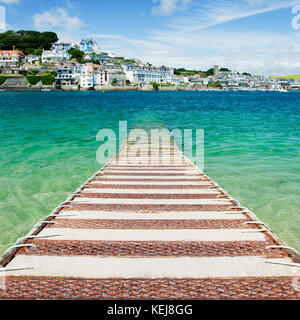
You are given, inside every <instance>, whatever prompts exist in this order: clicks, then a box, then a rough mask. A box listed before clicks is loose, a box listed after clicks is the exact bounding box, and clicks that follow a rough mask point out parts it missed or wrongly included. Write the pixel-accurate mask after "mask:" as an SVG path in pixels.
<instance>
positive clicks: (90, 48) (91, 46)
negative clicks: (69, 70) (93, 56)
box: [79, 38, 100, 54]
mask: <svg viewBox="0 0 300 320" xmlns="http://www.w3.org/2000/svg"><path fill="white" fill-rule="evenodd" d="M79 49H80V50H81V51H83V52H84V53H93V52H95V53H97V54H99V53H100V47H99V45H98V43H97V42H96V41H94V40H93V39H92V38H90V39H83V40H82V41H81V42H80V44H79Z"/></svg>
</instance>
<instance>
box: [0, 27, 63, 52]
mask: <svg viewBox="0 0 300 320" xmlns="http://www.w3.org/2000/svg"><path fill="white" fill-rule="evenodd" d="M57 41H58V37H57V34H56V33H55V32H38V31H31V30H19V31H13V30H8V31H6V32H4V33H0V49H1V50H12V49H13V48H14V47H15V49H17V50H21V51H23V52H24V53H25V54H26V55H27V54H37V55H40V54H41V52H42V50H43V49H45V50H49V49H50V48H51V46H52V44H53V43H55V42H57ZM35 50H38V52H35Z"/></svg>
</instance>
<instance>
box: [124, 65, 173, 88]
mask: <svg viewBox="0 0 300 320" xmlns="http://www.w3.org/2000/svg"><path fill="white" fill-rule="evenodd" d="M123 69H124V72H125V74H126V79H127V80H129V81H130V82H131V83H139V84H149V83H151V82H156V83H159V84H162V83H172V84H173V83H178V78H176V77H175V76H174V70H173V69H171V68H168V67H164V66H163V67H160V68H156V67H153V66H138V65H131V64H125V65H124V67H123Z"/></svg>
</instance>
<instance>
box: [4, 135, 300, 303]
mask: <svg viewBox="0 0 300 320" xmlns="http://www.w3.org/2000/svg"><path fill="white" fill-rule="evenodd" d="M134 146H135V142H134V141H130V140H126V143H125V144H124V145H123V147H122V148H121V150H120V152H119V154H118V156H117V157H116V158H114V159H113V160H112V161H110V162H109V163H108V164H107V165H106V166H105V167H104V168H102V169H101V170H100V171H99V172H97V173H96V174H95V175H94V176H93V177H92V178H91V179H89V180H88V181H87V182H86V184H84V185H83V186H82V187H80V188H79V189H78V191H76V192H75V193H74V194H73V195H72V196H71V197H70V198H68V199H67V201H66V202H64V203H63V204H62V205H60V206H59V207H58V208H56V209H55V210H54V212H53V213H52V214H51V215H50V216H48V217H46V218H45V220H43V221H42V222H41V223H39V224H37V225H36V226H35V228H34V229H33V230H32V231H31V232H30V233H29V234H28V235H27V236H26V237H24V238H22V239H19V240H18V242H17V243H16V246H14V247H12V248H10V249H9V250H8V251H7V252H6V254H5V256H4V257H3V259H2V260H1V265H0V279H1V277H2V279H5V290H4V288H0V299H299V298H300V292H299V291H298V290H297V277H296V276H297V275H299V274H300V269H299V266H300V264H299V255H298V254H297V252H295V251H294V250H293V249H292V248H289V247H286V245H285V244H284V243H282V241H281V240H280V239H278V238H277V237H276V236H275V235H274V234H273V233H272V231H271V230H270V229H269V227H268V226H267V225H265V224H264V223H262V222H260V221H259V220H258V219H257V218H256V216H255V215H254V214H253V213H251V212H250V211H249V210H248V209H246V208H243V207H242V206H241V205H240V204H239V202H238V201H236V200H234V199H233V198H232V197H231V196H230V195H228V194H227V193H226V191H225V190H223V189H222V188H221V187H220V186H219V185H218V184H216V183H215V182H214V181H212V180H211V179H210V178H209V177H207V176H206V175H205V174H204V173H203V172H202V171H201V170H199V169H198V168H197V167H196V166H195V165H194V164H193V163H192V162H190V161H189V160H188V159H187V158H185V157H184V156H183V155H182V153H181V151H180V150H179V149H178V148H177V146H176V145H174V144H172V145H171V158H172V160H171V162H170V163H168V164H167V165H166V164H165V161H164V160H166V159H165V155H162V154H161V153H160V154H158V155H156V156H155V155H153V154H152V157H151V158H149V157H148V156H147V155H140V156H139V157H137V158H136V159H133V158H132V157H127V156H128V150H130V149H131V148H132V147H134ZM147 148H148V146H147ZM159 150H160V152H161V151H162V150H163V147H162V146H160V149H159ZM4 277H5V278H4ZM298 289H299V290H300V288H299V286H298Z"/></svg>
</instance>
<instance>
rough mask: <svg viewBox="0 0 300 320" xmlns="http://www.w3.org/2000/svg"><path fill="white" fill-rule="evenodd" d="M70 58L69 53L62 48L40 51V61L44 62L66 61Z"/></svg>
mask: <svg viewBox="0 0 300 320" xmlns="http://www.w3.org/2000/svg"><path fill="white" fill-rule="evenodd" d="M69 59H70V55H69V54H68V53H67V52H66V51H64V50H62V51H60V50H57V49H54V50H44V51H43V53H42V62H43V63H46V62H52V63H55V62H63V61H68V60H69Z"/></svg>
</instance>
